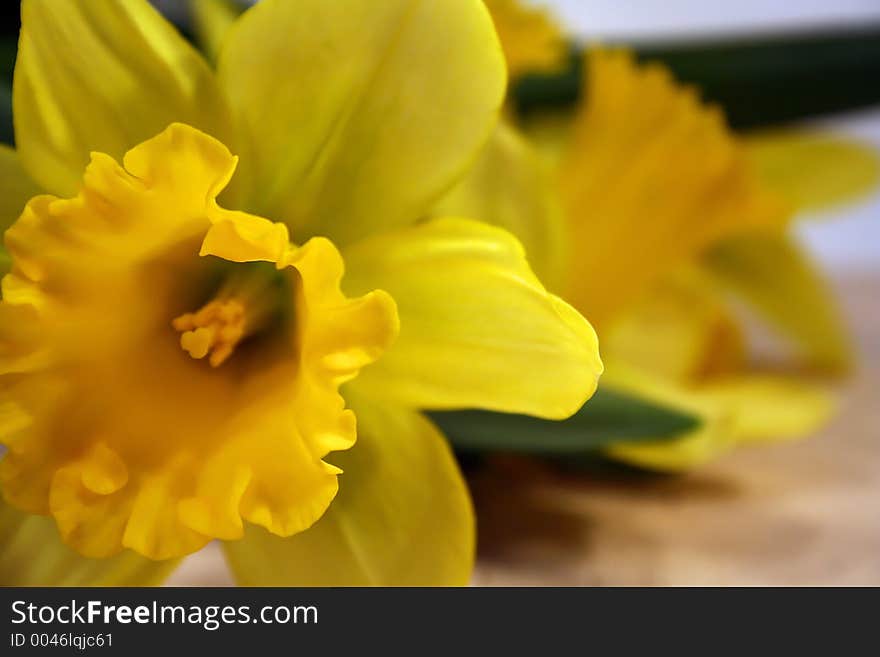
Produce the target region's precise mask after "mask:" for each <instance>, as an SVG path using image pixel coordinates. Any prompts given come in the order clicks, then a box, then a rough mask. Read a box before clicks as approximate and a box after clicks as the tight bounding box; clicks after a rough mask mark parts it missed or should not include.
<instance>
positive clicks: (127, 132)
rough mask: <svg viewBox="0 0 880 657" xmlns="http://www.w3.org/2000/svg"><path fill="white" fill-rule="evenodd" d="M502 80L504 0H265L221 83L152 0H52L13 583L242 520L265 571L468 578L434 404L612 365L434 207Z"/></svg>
mask: <svg viewBox="0 0 880 657" xmlns="http://www.w3.org/2000/svg"><path fill="white" fill-rule="evenodd" d="M504 81H505V72H504V63H503V58H502V55H501V51H500V49H499V46H498V42H497V38H496V36H495V33H494V31H493V28H492V23H491V20H490V18H489V16H488V14H487V12H486V10H485V8H484V7H483V5H482V3H481V2H478V1H477V0H448V1H446V2H443V3H434V2H423V1H418V0H388V1H387V2H381V3H375V2H369V1H367V0H346V1H345V2H325V1H324V0H301V1H299V2H295V3H292V2H284V1H282V0H265V1H264V2H261V3H259V4H258V5H257V6H255V7H253V8H251V9H250V10H248V11H247V12H245V13H244V14H243V15H242V16H241V18H239V19H238V20H237V21H236V23H235V24H234V25H233V26H232V28H231V30H230V31H229V33H228V34H227V35H226V36H225V38H224V40H223V44H222V47H221V50H220V55H219V60H218V64H217V70H216V72H215V71H213V70H212V69H211V68H210V67H209V66H208V65H207V64H206V63H205V61H204V60H203V59H202V58H201V56H200V55H199V54H197V53H196V51H194V50H193V49H192V48H191V47H190V46H189V45H188V44H187V43H186V42H185V41H184V40H183V39H182V38H181V37H180V36H179V35H178V34H177V33H176V31H175V30H174V29H173V28H172V27H171V26H170V25H169V24H167V23H166V22H165V21H164V19H162V17H161V16H160V15H159V14H157V13H156V12H155V11H154V10H153V9H152V8H151V7H150V6H149V4H148V3H147V2H146V1H144V0H103V1H94V0H71V1H69V2H63V3H56V2H50V1H49V0H25V2H24V3H23V5H22V32H21V39H20V46H19V55H18V60H17V62H16V71H15V80H14V89H13V105H14V115H15V128H16V145H17V151H15V152H13V151H11V150H9V149H5V150H3V151H2V158H0V164H2V167H3V179H4V181H5V184H7V185H9V187H10V191H11V192H13V193H14V198H13V194H10V197H8V198H4V206H3V208H2V209H3V211H4V212H7V215H6V216H4V217H3V219H4V221H5V222H6V224H9V223H12V222H13V221H14V223H12V225H11V227H10V228H9V229H8V230H7V231H6V235H5V242H6V246H7V248H8V260H9V263H8V264H9V266H10V268H11V271H10V273H9V274H8V275H7V276H6V277H5V278H4V279H3V283H2V291H3V301H2V303H0V395H2V396H0V409H2V413H0V436H2V441H3V443H4V444H6V445H7V448H8V451H7V453H6V454H5V456H4V458H3V460H2V462H0V485H2V490H3V495H4V498H5V500H6V502H7V503H8V506H7V507H5V508H3V510H2V513H0V538H2V544H0V578H2V580H3V583H4V584H11V583H19V584H21V583H24V584H97V583H101V584H131V583H152V582H158V581H161V579H162V578H163V577H164V576H165V575H166V574H167V573H168V572H169V570H170V569H171V568H173V567H174V565H175V563H176V560H177V559H179V558H180V557H182V556H184V555H186V554H189V553H191V552H194V551H196V550H198V549H200V548H201V547H202V546H204V545H205V544H206V543H208V542H209V541H211V540H214V539H220V540H222V541H223V544H224V547H225V548H226V554H227V556H228V558H229V561H230V563H231V565H232V568H233V571H234V572H235V574H236V576H237V578H238V580H239V581H240V582H242V583H246V584H258V585H262V584H276V585H277V584H300V585H310V584H339V585H343V584H461V583H465V582H466V581H467V579H468V577H469V574H470V571H471V568H472V564H473V558H474V520H473V516H472V511H471V507H470V502H469V498H468V494H467V490H466V487H465V485H464V482H463V480H462V478H461V475H460V473H459V472H458V469H457V466H456V464H455V461H454V459H453V457H452V455H451V453H450V450H449V448H448V446H447V444H446V443H445V441H444V439H443V437H442V436H441V435H440V434H439V432H438V430H437V429H436V428H435V427H434V425H433V424H432V423H431V422H430V421H429V420H428V419H427V418H426V417H425V416H424V415H423V414H422V413H421V410H423V409H447V408H463V407H464V408H466V407H482V408H488V409H495V410H500V411H509V412H520V413H530V414H534V415H538V416H542V417H548V418H563V417H566V416H567V415H569V414H571V413H573V412H574V411H576V410H577V409H578V408H579V407H580V406H581V405H582V403H583V402H584V401H585V400H586V399H587V398H588V397H589V396H590V395H591V394H592V392H593V391H594V389H595V386H596V380H597V378H598V375H599V373H600V371H601V363H600V361H599V358H598V353H597V345H596V338H595V333H594V332H593V330H592V328H591V327H590V325H589V324H588V323H587V321H586V320H585V319H583V317H581V316H580V315H579V314H578V313H577V312H576V311H575V310H574V309H573V308H572V307H571V306H569V305H567V304H566V303H565V302H563V301H562V300H560V299H559V298H558V297H555V296H554V295H552V294H550V293H548V292H547V291H546V290H545V289H544V287H543V286H542V285H541V283H540V282H539V281H538V279H537V278H536V277H535V276H534V274H532V272H531V270H530V268H529V266H528V264H527V262H526V259H525V256H524V253H523V249H522V247H521V246H520V245H519V243H518V242H517V241H516V240H515V239H514V238H513V237H511V236H510V235H509V234H508V233H507V232H505V231H503V230H501V229H498V228H495V227H491V226H488V225H485V224H482V223H477V222H474V221H470V220H467V219H462V218H438V219H433V220H424V218H425V216H426V215H427V210H428V208H429V207H430V205H431V203H432V202H433V201H434V200H435V199H436V198H437V197H438V196H439V195H440V194H442V193H443V192H444V190H445V189H447V188H448V187H450V186H451V185H452V184H453V183H454V181H455V179H456V177H457V176H459V175H460V174H461V173H462V172H463V171H464V170H465V169H466V167H467V165H468V164H469V162H470V161H471V160H472V159H473V157H474V156H475V154H476V152H477V150H478V149H479V148H480V146H481V144H482V143H483V142H484V141H485V139H486V138H487V136H488V134H489V132H490V130H491V129H492V126H493V124H494V122H495V120H496V116H497V112H498V109H499V106H500V104H501V102H502V99H503V95H504V86H505V85H504ZM233 153H235V155H233ZM28 198H30V200H27V199H28ZM25 202H26V205H25ZM22 206H24V210H23V211H22ZM19 215H20V216H19ZM16 217H17V219H16ZM398 331H399V335H398ZM355 441H356V442H355ZM337 452H338V453H337ZM59 537H60V539H62V540H63V544H62V543H61V541H60V540H59Z"/></svg>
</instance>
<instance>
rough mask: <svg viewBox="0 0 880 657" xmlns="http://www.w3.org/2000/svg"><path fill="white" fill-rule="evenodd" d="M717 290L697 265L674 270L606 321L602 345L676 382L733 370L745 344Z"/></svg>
mask: <svg viewBox="0 0 880 657" xmlns="http://www.w3.org/2000/svg"><path fill="white" fill-rule="evenodd" d="M718 296H719V295H718V294H717V293H716V291H715V290H714V289H713V287H712V286H711V284H710V283H709V282H708V281H707V280H706V279H705V277H704V276H701V275H700V272H699V271H696V270H693V269H691V268H682V269H680V270H677V271H676V272H674V274H673V275H670V276H668V277H666V279H665V280H663V281H661V282H660V283H658V284H656V285H655V286H653V287H651V288H650V289H649V290H648V292H647V293H646V294H644V295H643V296H642V297H641V298H640V299H639V301H638V302H636V303H635V304H633V305H632V307H631V308H630V309H629V310H627V311H626V312H623V313H621V314H620V315H619V316H618V317H616V318H615V319H614V320H613V321H611V322H609V327H608V329H607V330H606V331H605V332H604V333H603V339H602V351H603V353H604V354H605V356H606V357H608V358H611V359H613V360H614V361H616V362H624V363H628V364H629V365H631V366H633V367H638V368H640V369H643V370H646V371H650V372H652V373H653V374H654V375H655V376H657V377H660V378H665V379H668V380H670V381H675V382H679V383H693V382H695V381H698V380H702V379H703V378H705V377H707V376H711V375H718V374H723V373H727V372H730V371H735V370H737V369H738V368H740V367H742V366H743V365H744V363H745V344H744V340H743V336H742V332H741V330H740V328H739V324H738V323H737V321H736V318H735V317H734V316H733V314H732V313H731V312H730V310H729V309H728V307H727V305H726V304H725V303H723V302H722V301H721V300H720V299H719V298H718Z"/></svg>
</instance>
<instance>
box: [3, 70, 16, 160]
mask: <svg viewBox="0 0 880 657" xmlns="http://www.w3.org/2000/svg"><path fill="white" fill-rule="evenodd" d="M0 142H2V143H4V144H10V145H12V144H14V143H15V135H14V134H13V130H12V89H11V88H10V87H8V86H6V85H5V84H3V83H2V82H0Z"/></svg>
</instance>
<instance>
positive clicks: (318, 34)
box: [219, 0, 505, 244]
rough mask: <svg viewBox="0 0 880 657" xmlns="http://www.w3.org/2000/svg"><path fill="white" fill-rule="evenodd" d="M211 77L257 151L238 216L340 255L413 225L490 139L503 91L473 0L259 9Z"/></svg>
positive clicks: (491, 36) (232, 37)
mask: <svg viewBox="0 0 880 657" xmlns="http://www.w3.org/2000/svg"><path fill="white" fill-rule="evenodd" d="M279 71H283V73H284V76H285V79H287V80H290V81H291V82H290V84H279V78H278V72H279ZM219 75H220V78H221V81H222V83H223V85H224V87H225V89H226V91H227V92H228V95H229V97H230V98H231V99H232V103H233V104H234V106H235V110H236V111H237V114H238V116H239V117H240V119H241V122H242V124H243V126H244V129H245V130H246V132H247V133H248V135H250V138H251V141H252V142H253V143H254V145H255V146H254V148H255V152H254V153H253V154H252V157H251V158H249V159H248V160H247V161H245V162H243V166H246V167H252V169H251V172H252V174H253V175H252V176H250V177H249V179H258V180H259V181H260V187H259V189H255V190H253V194H252V195H251V196H250V207H249V209H251V210H253V211H255V212H257V213H258V214H263V215H265V216H270V217H273V218H274V219H278V220H283V221H284V222H285V223H287V224H288V225H289V226H290V227H291V228H292V234H293V237H294V239H296V240H297V241H302V240H303V239H304V238H305V237H308V236H311V235H315V234H321V235H325V236H328V237H330V238H332V239H333V240H334V241H335V242H336V243H338V244H345V243H347V242H349V241H351V240H352V239H354V238H357V237H362V236H364V235H366V234H368V233H371V232H377V231H381V230H382V229H384V228H390V227H394V226H400V225H402V224H406V223H410V222H413V221H415V220H416V219H418V218H419V217H420V214H421V213H423V212H424V211H426V210H427V209H428V206H429V205H430V203H431V202H432V201H434V200H435V199H436V198H437V197H438V196H439V195H440V194H441V193H442V192H443V191H444V190H445V189H447V188H448V187H449V186H450V185H451V184H452V183H453V181H454V179H455V178H456V177H457V176H458V175H460V174H461V173H462V172H463V170H464V168H465V167H466V165H467V164H468V163H469V161H470V160H471V159H472V158H473V157H474V155H475V154H476V151H477V149H478V148H479V147H480V145H481V144H482V143H483V142H484V141H485V139H486V138H487V137H488V135H489V131H490V130H491V128H492V126H493V125H494V122H495V119H496V114H497V111H498V108H499V106H500V104H501V102H502V99H503V96H504V87H505V73H504V62H503V58H502V55H501V50H500V48H499V46H498V40H497V38H496V36H495V33H494V30H493V28H492V22H491V19H490V18H489V15H488V12H487V11H486V9H485V7H484V6H483V5H482V3H481V2H476V1H474V0H445V1H444V2H442V3H441V2H433V1H427V0H385V1H383V2H375V1H374V0H352V1H350V2H327V1H326V0H298V1H297V2H288V1H286V0H264V1H263V2H260V3H259V4H257V5H256V6H255V7H253V8H251V9H249V10H248V11H247V12H246V13H245V14H244V15H243V16H242V17H241V19H239V21H238V22H237V23H236V24H235V25H234V26H233V28H232V30H231V31H230V33H229V35H228V36H227V41H226V43H225V44H224V48H223V52H222V54H221V57H220V63H219Z"/></svg>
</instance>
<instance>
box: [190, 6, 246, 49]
mask: <svg viewBox="0 0 880 657" xmlns="http://www.w3.org/2000/svg"><path fill="white" fill-rule="evenodd" d="M189 6H190V11H191V12H192V24H193V29H194V31H195V36H196V39H197V41H198V44H199V45H200V46H201V48H202V50H203V51H204V52H205V53H206V54H207V56H208V58H209V59H210V60H211V61H212V62H216V61H217V58H218V57H219V55H220V46H221V45H222V44H223V39H224V38H225V37H226V33H227V32H228V31H229V28H230V27H232V24H233V23H235V19H237V18H238V16H239V14H241V8H239V7H236V6H235V4H233V0H190V3H189Z"/></svg>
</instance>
